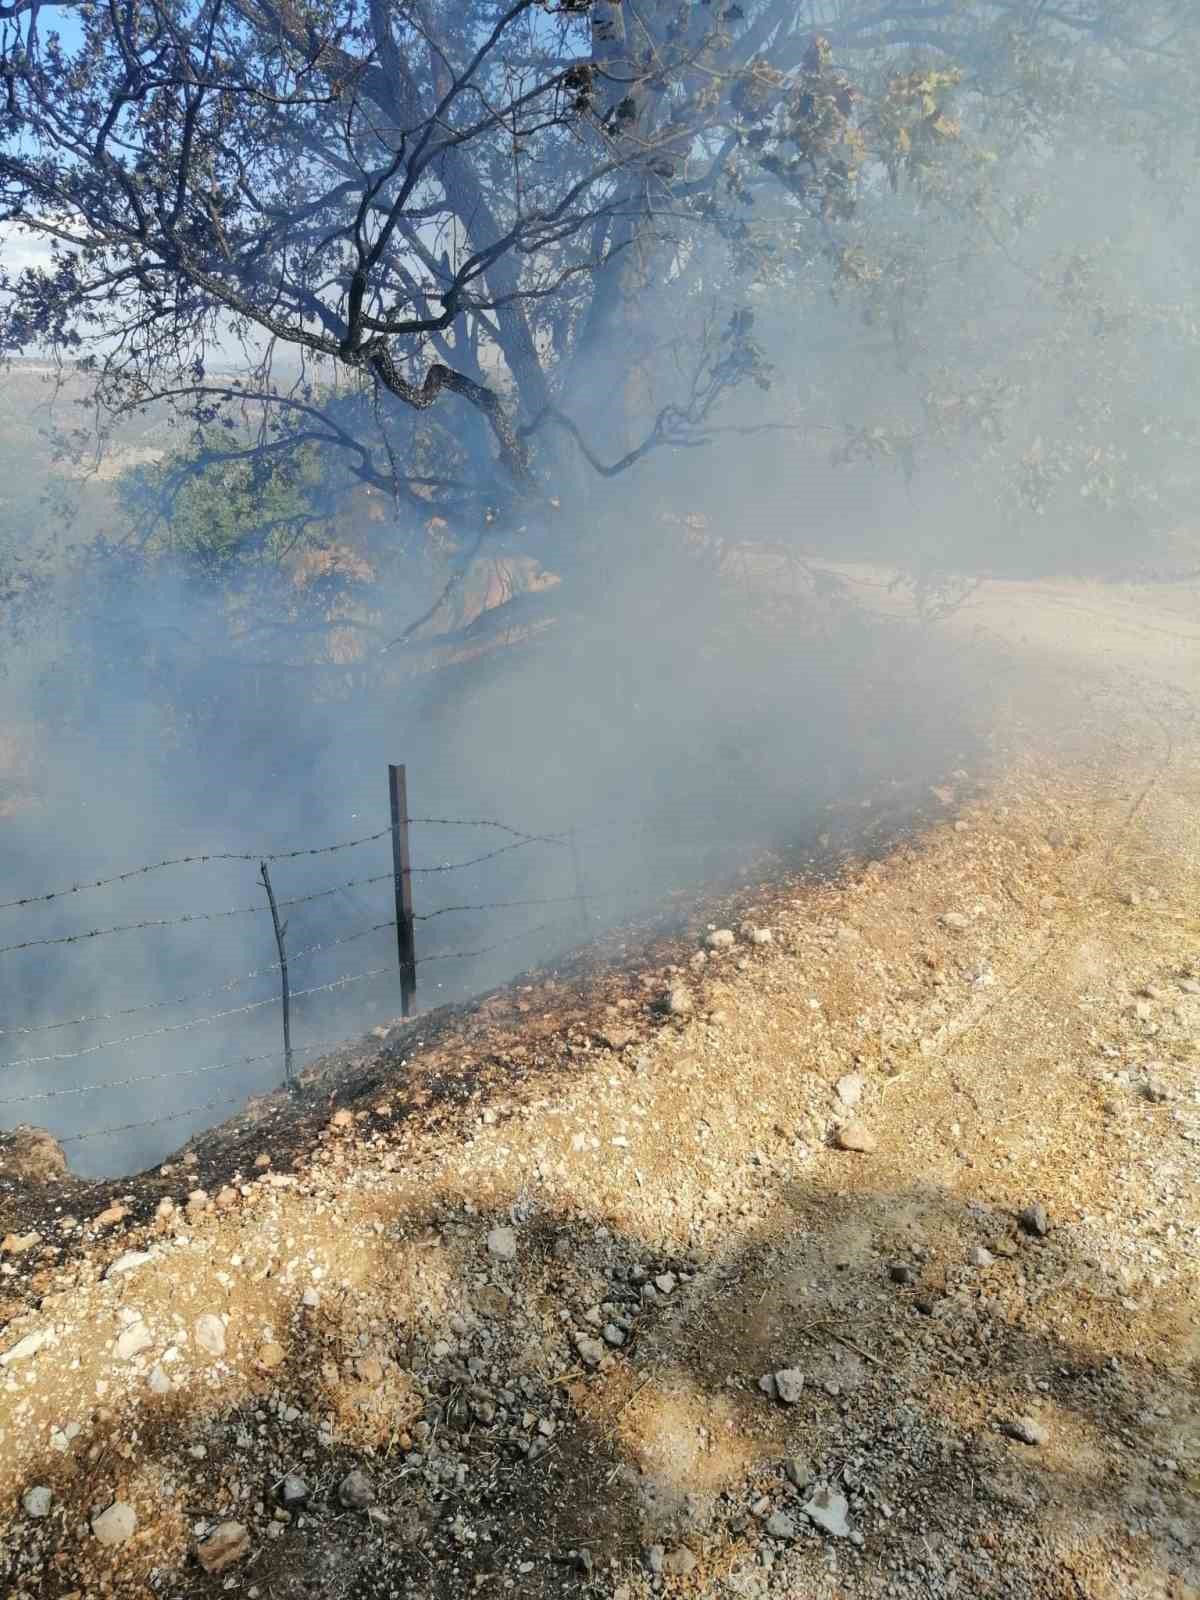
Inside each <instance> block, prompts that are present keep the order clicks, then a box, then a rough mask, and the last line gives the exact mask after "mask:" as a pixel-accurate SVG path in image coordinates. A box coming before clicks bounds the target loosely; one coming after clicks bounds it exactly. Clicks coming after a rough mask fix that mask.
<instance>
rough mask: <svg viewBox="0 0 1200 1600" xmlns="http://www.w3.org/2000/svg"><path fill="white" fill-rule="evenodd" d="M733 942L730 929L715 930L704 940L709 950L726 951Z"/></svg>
mask: <svg viewBox="0 0 1200 1600" xmlns="http://www.w3.org/2000/svg"><path fill="white" fill-rule="evenodd" d="M733 942H734V936H733V929H732V928H716V929H714V931H713V932H712V933H710V934H709V936H708V938H707V939H706V940H705V943H706V944H707V945H708V947H709V949H710V950H728V949H729V947H730V945H732V944H733Z"/></svg>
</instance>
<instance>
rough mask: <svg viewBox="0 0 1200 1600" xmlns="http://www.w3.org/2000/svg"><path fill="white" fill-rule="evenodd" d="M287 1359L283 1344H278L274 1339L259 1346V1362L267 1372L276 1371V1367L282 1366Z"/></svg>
mask: <svg viewBox="0 0 1200 1600" xmlns="http://www.w3.org/2000/svg"><path fill="white" fill-rule="evenodd" d="M286 1359H287V1357H286V1354H285V1352H284V1348H283V1346H282V1345H281V1344H276V1343H275V1341H274V1340H273V1339H272V1340H269V1341H268V1342H267V1343H266V1344H264V1345H260V1346H259V1350H258V1364H259V1366H260V1367H262V1368H263V1369H264V1371H266V1372H274V1370H275V1368H276V1367H281V1366H282V1365H283V1363H284V1361H285V1360H286Z"/></svg>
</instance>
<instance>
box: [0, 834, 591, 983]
mask: <svg viewBox="0 0 1200 1600" xmlns="http://www.w3.org/2000/svg"><path fill="white" fill-rule="evenodd" d="M497 826H500V824H497ZM388 831H389V832H390V829H389V830H388ZM547 842H549V843H558V842H559V841H558V840H556V839H553V838H552V836H550V835H545V836H544V838H542V837H538V836H534V835H530V836H529V837H527V838H522V839H517V840H514V841H513V843H512V844H506V845H501V846H500V848H499V849H498V850H489V851H488V852H487V853H486V854H485V855H480V856H473V857H471V858H470V860H467V861H451V862H444V863H442V864H441V865H439V866H434V867H412V868H410V873H412V874H416V873H433V872H459V871H461V870H462V869H463V868H465V867H474V866H478V865H479V863H480V862H483V861H491V860H494V859H495V857H496V856H501V855H504V854H505V853H506V852H507V851H510V850H520V849H523V848H524V847H525V846H526V845H529V844H540V843H547ZM393 877H394V874H393V873H391V872H377V873H374V874H372V876H371V877H369V878H351V879H350V880H349V881H348V882H347V883H335V884H333V885H332V886H331V887H330V888H328V889H315V890H314V891H313V892H312V893H311V894H298V895H292V896H291V897H290V898H289V899H286V900H280V901H279V908H280V910H282V909H283V908H284V907H285V906H287V907H290V906H303V905H310V904H311V903H312V902H313V901H314V900H325V899H327V898H328V897H329V896H330V895H335V894H342V893H344V892H345V891H346V890H347V889H362V888H365V887H367V886H369V885H371V884H376V883H390V882H391V881H392V879H393ZM269 911H270V907H269V906H265V905H261V906H258V905H255V906H231V907H230V908H229V909H228V910H223V911H185V912H184V913H183V914H182V915H180V916H178V917H148V918H146V919H145V920H143V921H142V922H123V923H117V924H115V925H114V926H113V927H111V928H89V929H88V931H87V932H86V933H60V934H55V935H53V936H52V937H49V938H43V939H24V940H22V941H20V942H19V943H17V944H5V945H0V956H5V955H12V954H14V953H15V952H16V951H18V950H38V949H42V948H44V947H46V946H48V945H67V944H83V943H85V942H86V941H87V940H89V939H103V938H107V937H108V936H109V935H110V934H116V933H141V932H144V931H145V930H147V929H149V928H179V927H182V926H183V925H184V924H185V923H190V922H217V921H220V920H221V919H222V918H225V917H249V916H262V915H263V914H265V913H268V912H269Z"/></svg>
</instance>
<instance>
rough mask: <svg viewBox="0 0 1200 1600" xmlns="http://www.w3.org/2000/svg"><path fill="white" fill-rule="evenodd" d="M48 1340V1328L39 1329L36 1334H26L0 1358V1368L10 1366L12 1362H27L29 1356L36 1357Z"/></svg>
mask: <svg viewBox="0 0 1200 1600" xmlns="http://www.w3.org/2000/svg"><path fill="white" fill-rule="evenodd" d="M49 1338H50V1330H49V1328H39V1329H38V1331H37V1332H36V1333H27V1334H26V1335H25V1337H24V1338H23V1339H18V1340H17V1342H16V1344H14V1345H13V1346H12V1348H11V1349H10V1350H6V1351H5V1352H4V1354H3V1355H2V1356H0V1367H7V1366H10V1365H11V1364H12V1363H13V1362H14V1361H28V1360H29V1358H30V1356H35V1355H37V1353H38V1351H39V1350H40V1349H41V1348H42V1346H43V1345H44V1344H45V1343H46V1342H47V1341H48V1340H49Z"/></svg>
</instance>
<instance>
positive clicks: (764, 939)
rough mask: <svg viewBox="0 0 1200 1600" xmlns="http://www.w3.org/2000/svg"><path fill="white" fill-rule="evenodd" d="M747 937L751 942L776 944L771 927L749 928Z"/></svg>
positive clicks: (746, 931)
mask: <svg viewBox="0 0 1200 1600" xmlns="http://www.w3.org/2000/svg"><path fill="white" fill-rule="evenodd" d="M745 933H746V937H747V939H749V941H750V943H751V944H774V942H775V935H774V934H773V933H772V932H771V930H770V928H747V929H746V930H745Z"/></svg>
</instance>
